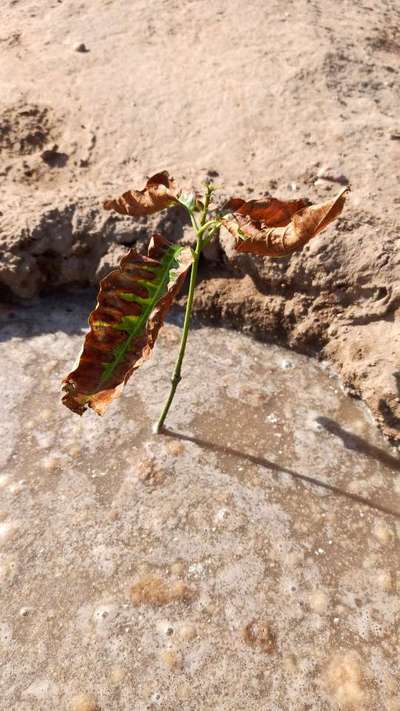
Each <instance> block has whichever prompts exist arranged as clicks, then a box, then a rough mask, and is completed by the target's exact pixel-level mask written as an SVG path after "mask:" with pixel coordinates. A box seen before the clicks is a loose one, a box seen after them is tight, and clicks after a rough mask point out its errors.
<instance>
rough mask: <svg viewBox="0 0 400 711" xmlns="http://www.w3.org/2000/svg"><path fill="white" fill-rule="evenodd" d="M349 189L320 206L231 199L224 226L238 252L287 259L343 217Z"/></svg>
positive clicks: (268, 199) (305, 203) (304, 201)
mask: <svg viewBox="0 0 400 711" xmlns="http://www.w3.org/2000/svg"><path fill="white" fill-rule="evenodd" d="M348 191H349V187H345V188H344V189H343V190H341V192H340V193H339V194H338V195H336V197H335V198H333V199H332V200H328V201H327V202H324V203H319V204H317V205H313V204H311V203H310V202H309V201H308V200H305V199H300V200H289V201H283V200H277V199H276V198H266V199H265V200H250V201H249V202H245V201H243V200H240V199H239V198H232V199H231V200H230V201H229V202H228V204H227V205H226V206H225V209H229V210H231V212H232V215H231V216H229V215H227V216H226V217H225V218H224V219H223V221H222V224H223V225H224V226H225V227H226V228H227V229H228V230H229V232H231V234H233V235H234V236H235V237H236V245H235V248H236V250H237V251H238V252H251V253H253V254H260V255H262V256H265V257H284V256H286V255H289V254H292V252H295V251H296V250H298V249H301V248H302V247H303V246H304V245H305V244H307V242H309V241H310V240H311V239H312V238H313V237H315V236H316V235H317V234H318V233H319V232H322V230H324V229H325V228H326V227H327V226H328V225H329V224H330V223H331V222H332V221H333V220H335V219H336V218H337V217H338V215H340V213H341V211H342V209H343V205H344V203H345V199H346V193H347V192H348Z"/></svg>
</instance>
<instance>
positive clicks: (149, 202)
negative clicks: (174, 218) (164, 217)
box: [103, 170, 178, 217]
mask: <svg viewBox="0 0 400 711" xmlns="http://www.w3.org/2000/svg"><path fill="white" fill-rule="evenodd" d="M177 195H178V191H177V188H176V185H175V182H174V179H173V178H171V177H170V175H169V173H168V171H166V170H164V171H163V172H161V173H156V174H155V175H152V177H151V178H149V179H148V181H147V183H146V185H145V187H144V188H143V190H128V191H127V192H126V193H124V194H123V195H121V197H118V198H115V199H114V200H106V201H105V202H104V204H103V207H104V208H105V209H106V210H115V211H116V212H119V213H121V215H131V217H143V216H144V215H151V214H153V213H154V212H159V211H160V210H165V208H167V207H170V206H171V205H173V204H174V203H175V202H176V201H177Z"/></svg>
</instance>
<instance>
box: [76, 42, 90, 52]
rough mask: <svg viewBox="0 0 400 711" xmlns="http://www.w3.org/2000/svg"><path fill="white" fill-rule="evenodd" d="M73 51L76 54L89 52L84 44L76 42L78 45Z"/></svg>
mask: <svg viewBox="0 0 400 711" xmlns="http://www.w3.org/2000/svg"><path fill="white" fill-rule="evenodd" d="M73 49H74V52H83V53H85V52H89V50H88V48H87V47H86V45H85V43H84V42H76V44H74V47H73Z"/></svg>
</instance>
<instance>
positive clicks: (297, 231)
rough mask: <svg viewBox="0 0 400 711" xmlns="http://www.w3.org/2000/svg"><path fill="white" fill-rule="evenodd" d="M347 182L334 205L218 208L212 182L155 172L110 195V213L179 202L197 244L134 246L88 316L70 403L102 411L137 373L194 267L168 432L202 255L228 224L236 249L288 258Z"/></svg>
mask: <svg viewBox="0 0 400 711" xmlns="http://www.w3.org/2000/svg"><path fill="white" fill-rule="evenodd" d="M348 190H349V188H348V187H346V188H344V189H343V190H341V191H340V193H339V194H338V195H336V197H334V198H333V199H331V200H328V201H327V202H324V203H320V204H316V205H313V204H312V203H310V201H309V200H307V199H297V200H278V199H277V198H273V197H265V198H263V199H261V200H249V201H245V200H242V199H241V198H236V197H233V198H231V199H230V200H228V202H226V203H225V205H224V206H223V207H222V208H221V209H219V210H218V209H213V208H212V198H213V196H214V193H215V191H216V187H215V186H214V185H213V184H212V183H207V184H206V186H205V191H204V194H203V195H202V196H198V195H197V194H196V193H194V192H183V191H181V190H180V189H178V188H177V187H176V185H175V182H174V180H173V178H171V177H170V176H169V174H168V172H167V171H164V172H161V173H157V174H156V175H153V176H152V177H151V178H149V180H148V181H147V183H146V185H145V187H144V188H143V190H130V191H127V192H125V193H124V194H123V195H122V196H121V197H119V198H116V199H114V200H107V201H106V202H105V203H104V207H105V209H106V210H115V211H116V212H118V213H120V214H122V215H130V216H131V217H133V218H135V217H141V216H145V215H151V214H153V213H155V212H158V211H160V210H167V209H168V208H170V207H172V206H173V205H176V204H179V205H181V206H183V208H184V209H185V210H186V212H187V214H188V216H189V219H190V222H191V225H192V228H193V230H194V234H195V238H196V246H195V249H191V248H190V247H185V246H182V245H180V244H174V243H171V242H169V241H168V240H166V239H165V238H164V237H163V236H162V235H159V234H154V235H153V236H152V237H151V239H150V242H149V246H148V251H147V255H142V254H139V253H138V252H137V251H136V250H135V249H131V250H130V251H129V252H128V253H127V254H126V255H125V256H124V257H123V258H122V259H121V262H120V265H119V268H118V269H115V270H114V271H112V272H110V274H108V276H106V277H105V278H104V279H103V280H102V281H101V282H100V289H99V294H98V301H97V305H96V308H95V309H94V311H92V313H91V314H90V316H89V326H90V330H89V332H88V334H87V335H86V338H85V342H84V345H83V350H82V353H81V355H80V358H79V362H78V365H77V367H76V368H75V369H74V370H73V371H72V372H71V373H69V375H67V377H66V378H65V379H64V381H63V391H64V396H63V403H64V405H66V406H67V407H69V408H70V409H71V410H72V411H73V412H76V413H78V414H79V415H82V414H83V412H84V411H85V410H86V409H87V408H92V409H93V410H94V411H95V412H97V413H98V414H99V415H102V414H103V413H104V412H105V410H106V408H107V406H108V405H109V403H110V402H111V401H112V400H114V398H116V397H117V396H118V395H119V394H120V393H121V390H122V389H123V386H124V385H125V384H126V382H127V381H128V380H129V378H130V377H131V375H132V374H133V373H134V371H135V370H137V369H138V368H139V366H140V365H141V364H142V363H143V362H144V361H145V360H146V359H147V358H148V357H149V356H150V355H151V352H152V349H153V347H154V344H155V341H156V338H157V335H158V332H159V330H160V328H161V326H162V325H163V322H164V319H165V316H166V314H167V312H168V310H169V309H170V308H171V306H172V304H173V302H174V300H175V298H176V296H177V294H178V293H179V291H180V289H181V288H182V285H183V283H184V281H185V279H186V277H187V275H188V273H189V272H190V282H189V289H188V295H187V301H186V309H185V318H184V323H183V329H182V336H181V341H180V346H179V351H178V356H177V361H176V365H175V368H174V372H173V375H172V379H171V389H170V392H169V395H168V398H167V401H166V403H165V405H164V407H163V409H162V412H161V415H160V417H159V420H158V422H157V423H156V425H155V432H161V431H162V429H163V427H164V424H165V420H166V417H167V415H168V412H169V409H170V407H171V404H172V401H173V399H174V396H175V392H176V389H177V387H178V385H179V382H180V381H181V379H182V363H183V359H184V355H185V349H186V344H187V339H188V335H189V327H190V319H191V314H192V308H193V297H194V290H195V286H196V279H197V272H198V266H199V260H200V255H201V253H202V250H203V249H204V247H205V246H206V245H207V244H209V242H210V241H211V240H212V239H213V238H215V236H216V235H217V233H218V231H219V230H220V229H221V228H225V229H227V230H228V231H229V232H230V233H231V235H232V236H233V239H234V241H235V249H236V251H237V252H249V253H251V254H257V255H261V256H265V257H275V258H276V257H283V256H287V255H289V254H291V253H292V252H294V251H296V250H298V249H301V248H302V247H303V246H304V245H305V244H307V242H309V241H310V240H311V239H312V238H313V237H315V235H317V234H319V233H320V232H321V231H322V230H324V229H325V228H326V227H327V226H328V225H329V224H330V223H331V222H332V221H333V220H334V219H335V218H336V217H338V215H339V214H340V213H341V211H342V209H343V205H344V202H345V198H346V193H347V191H348Z"/></svg>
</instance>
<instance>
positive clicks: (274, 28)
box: [0, 0, 400, 441]
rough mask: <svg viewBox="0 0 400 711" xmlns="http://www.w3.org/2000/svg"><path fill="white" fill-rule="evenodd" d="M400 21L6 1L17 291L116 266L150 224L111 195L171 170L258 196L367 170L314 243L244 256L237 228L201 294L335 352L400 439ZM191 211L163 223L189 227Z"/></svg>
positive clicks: (397, 14) (264, 332)
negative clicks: (111, 207)
mask: <svg viewBox="0 0 400 711" xmlns="http://www.w3.org/2000/svg"><path fill="white" fill-rule="evenodd" d="M399 22H400V9H399V5H398V3H396V2H386V1H385V2H384V1H383V0H378V1H377V2H375V3H373V4H372V3H364V2H357V3H353V2H351V1H350V0H341V1H339V2H338V1H335V2H333V1H331V0H324V2H323V3H321V2H313V1H309V2H307V1H306V0H297V1H296V2H286V3H282V2H277V1H275V2H269V3H265V2H263V1H262V0H255V1H254V2H251V3H244V2H239V0H230V1H229V2H221V0H215V2H213V3H209V2H205V1H203V0H198V1H193V2H183V3H182V2H181V3H179V2H174V1H173V0H164V2H153V1H150V2H149V1H148V0H147V1H146V2H144V1H143V0H136V1H135V2H130V3H126V2H123V1H122V0H107V1H102V2H101V1H100V0H98V1H97V2H96V3H88V2H86V3H84V2H61V1H56V0H54V1H51V2H47V3H38V2H33V1H32V0H13V1H8V0H3V2H2V7H1V26H0V58H1V61H0V105H1V116H0V156H1V165H0V175H1V178H2V191H1V205H0V211H1V218H0V219H1V226H0V240H1V241H0V248H1V254H0V284H1V285H2V286H3V288H4V294H5V296H7V297H8V296H9V295H10V293H11V294H15V295H17V296H19V297H25V298H26V297H31V296H33V295H34V294H36V293H38V292H39V291H40V290H41V289H43V288H44V287H46V286H49V285H50V286H61V285H66V284H71V283H80V284H87V283H94V282H96V281H97V280H98V278H99V276H100V275H101V274H102V273H104V271H105V270H106V269H107V268H109V266H110V265H112V264H114V263H115V262H116V260H117V258H118V257H119V256H120V255H121V254H122V253H123V252H124V251H125V250H126V246H127V245H128V244H131V243H132V242H133V241H136V240H137V239H138V240H139V241H140V243H142V240H143V239H144V237H145V235H146V225H145V224H139V225H135V226H133V225H132V224H131V222H130V221H128V220H125V219H122V218H121V219H119V218H116V217H114V216H110V215H109V214H105V213H103V211H102V209H101V202H102V200H103V198H104V197H107V196H109V195H114V194H118V193H119V192H120V191H122V190H124V189H126V188H128V187H130V186H135V185H137V186H138V185H140V184H141V183H142V181H143V178H144V176H145V175H146V174H151V173H152V172H155V171H156V170H159V169H164V168H168V169H169V170H170V172H171V173H172V174H173V175H175V177H176V178H177V179H178V180H180V181H182V183H183V184H184V185H187V186H191V185H193V184H195V185H199V183H200V182H201V180H202V179H203V178H204V177H205V176H206V175H207V173H208V172H209V171H211V174H214V172H215V171H217V173H218V175H217V176H215V177H216V180H217V181H218V182H220V183H221V185H223V186H224V191H225V192H226V193H227V194H232V193H234V194H237V195H242V196H246V195H252V196H256V195H262V194H263V193H264V192H265V191H270V192H272V193H273V194H276V195H278V196H283V197H289V196H292V197H293V196H294V195H303V194H305V195H307V196H308V197H310V198H311V199H318V198H323V197H325V196H327V195H329V194H331V193H332V192H333V191H334V190H336V189H337V187H338V185H337V182H335V181H338V182H344V181H345V180H348V181H349V182H350V183H351V185H352V188H353V189H352V193H351V196H350V199H349V201H348V206H347V207H346V210H345V212H344V215H343V218H341V220H340V221H339V223H338V225H337V226H334V227H331V228H330V229H329V231H328V232H326V233H324V234H323V235H321V236H320V237H318V238H317V239H316V240H315V241H314V242H313V244H311V245H310V246H309V247H307V248H306V249H305V250H304V252H303V253H302V254H299V255H296V256H293V257H291V258H290V259H287V260H280V261H277V262H272V261H270V260H261V259H255V258H251V257H248V256H246V255H242V256H240V257H238V256H234V255H233V254H232V250H231V242H230V240H229V239H228V237H227V236H226V235H224V236H222V237H221V245H222V247H221V249H216V250H214V252H213V253H212V254H211V255H209V257H211V259H209V260H208V261H207V262H205V263H204V266H203V281H202V283H201V285H200V288H199V291H198V297H197V304H196V306H197V309H198V311H199V312H201V313H202V314H203V315H204V316H207V317H209V318H211V319H213V320H214V321H219V320H223V322H224V323H231V324H232V325H234V326H235V327H243V326H244V327H246V328H248V329H250V330H252V331H254V332H255V333H257V334H258V335H259V336H260V337H262V338H266V339H273V340H276V339H277V340H279V341H281V342H283V343H286V344H289V345H290V346H291V347H294V348H297V349H299V350H303V351H307V352H314V353H318V354H322V355H323V356H324V357H328V358H330V359H331V360H332V362H333V363H334V364H335V367H336V369H337V371H338V372H339V373H340V375H341V377H342V380H343V382H344V383H345V384H346V385H347V386H348V387H349V388H350V389H351V390H352V391H353V392H354V393H356V394H358V395H361V397H362V398H364V400H365V401H366V402H367V404H368V405H369V407H370V408H371V410H372V412H373V414H374V416H375V417H376V418H377V420H378V422H379V424H380V425H381V427H382V429H383V431H384V432H385V434H386V435H388V436H389V437H391V438H392V440H393V441H399V439H400V400H399V395H400V390H399V388H400V386H399V379H400V365H399V361H400V357H399V356H400V333H399V332H400V328H399V318H400V286H399V277H400V253H399V239H398V237H399V223H398V206H399V200H400V198H399V192H398V187H399V164H400V161H399V159H400V140H399V137H400V122H399V116H400V99H399V97H400V92H399V66H400V39H399V32H398V27H399ZM82 43H83V44H84V46H85V47H84V48H82V47H81V48H80V49H81V50H82V49H85V51H78V49H79V45H80V44H82ZM321 176H322V178H321ZM323 176H328V177H329V178H330V180H324V179H323ZM316 180H317V183H316V182H315V181H316ZM250 190H252V191H253V192H250ZM175 217H176V215H175V216H174V215H173V216H172V219H170V218H169V217H165V216H162V217H161V218H160V220H159V221H158V224H159V225H161V227H163V228H164V231H165V232H166V234H167V235H169V236H173V237H175V238H180V237H181V236H182V231H181V230H180V229H179V227H178V226H177V222H176V220H175ZM153 223H154V221H153Z"/></svg>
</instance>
